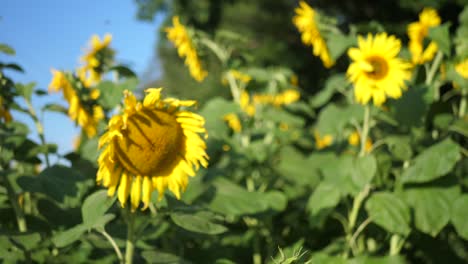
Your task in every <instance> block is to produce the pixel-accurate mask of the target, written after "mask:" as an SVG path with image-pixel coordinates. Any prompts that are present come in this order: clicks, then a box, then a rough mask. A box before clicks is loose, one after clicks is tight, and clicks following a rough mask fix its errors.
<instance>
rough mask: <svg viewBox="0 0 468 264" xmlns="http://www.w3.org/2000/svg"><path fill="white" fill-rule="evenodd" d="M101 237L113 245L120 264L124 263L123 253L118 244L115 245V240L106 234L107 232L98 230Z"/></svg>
mask: <svg viewBox="0 0 468 264" xmlns="http://www.w3.org/2000/svg"><path fill="white" fill-rule="evenodd" d="M98 232H99V233H101V235H103V236H104V237H105V238H106V239H107V241H109V243H110V244H111V245H112V247H113V248H114V251H115V254H116V255H117V258H118V259H119V263H123V256H122V252H121V251H120V248H119V246H117V243H115V240H114V239H113V238H112V237H111V236H110V235H109V234H108V233H107V232H106V230H98Z"/></svg>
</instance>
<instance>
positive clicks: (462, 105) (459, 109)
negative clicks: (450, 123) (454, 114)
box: [458, 92, 468, 118]
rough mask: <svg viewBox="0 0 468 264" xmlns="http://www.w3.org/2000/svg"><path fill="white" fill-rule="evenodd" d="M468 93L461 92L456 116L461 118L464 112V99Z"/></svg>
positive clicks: (465, 99)
mask: <svg viewBox="0 0 468 264" xmlns="http://www.w3.org/2000/svg"><path fill="white" fill-rule="evenodd" d="M467 97H468V94H467V93H466V92H463V93H462V95H461V101H460V107H459V108H458V117H460V118H463V117H464V116H465V112H466V101H467Z"/></svg>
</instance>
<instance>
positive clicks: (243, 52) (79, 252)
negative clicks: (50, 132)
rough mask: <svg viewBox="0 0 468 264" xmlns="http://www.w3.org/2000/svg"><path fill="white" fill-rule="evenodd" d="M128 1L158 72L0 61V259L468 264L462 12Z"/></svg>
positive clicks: (97, 42) (433, 7)
mask: <svg viewBox="0 0 468 264" xmlns="http://www.w3.org/2000/svg"><path fill="white" fill-rule="evenodd" d="M135 2H136V4H137V5H138V6H139V11H138V14H137V15H138V16H139V17H140V19H142V20H151V19H152V18H153V16H154V15H155V14H156V13H164V14H165V16H166V20H165V22H164V23H163V25H162V26H161V28H160V29H158V34H159V35H160V41H159V44H158V50H159V53H160V57H161V63H162V65H163V76H162V77H161V78H160V79H158V80H155V81H152V82H146V83H144V82H142V81H141V80H139V79H138V77H137V75H136V74H135V73H134V72H133V70H132V69H131V67H128V66H126V65H125V64H123V63H119V62H118V61H117V60H116V57H115V54H116V52H118V51H117V50H115V49H114V48H113V45H112V37H113V36H112V35H111V34H106V35H104V36H98V35H94V36H91V39H90V40H89V43H88V44H87V48H86V50H85V51H84V54H83V55H82V57H81V58H80V64H79V65H77V68H76V69H55V68H54V66H53V65H51V67H52V68H53V69H52V70H51V75H50V84H49V87H48V90H46V89H41V88H39V87H36V85H35V83H33V82H32V83H28V84H23V83H19V82H17V81H15V80H14V79H13V78H12V77H11V72H14V71H18V72H21V71H23V70H22V67H21V62H14V63H12V62H11V61H1V62H0V174H1V175H0V263H122V264H130V263H161V264H162V263H217V264H230V263H253V264H262V263H274V264H279V263H283V264H286V263H310V264H315V263H366V264H367V263H392V264H393V263H468V106H467V104H468V3H467V2H466V1H463V0H458V1H449V0H446V1H442V0H441V1H429V0H426V1H422V0H420V1H405V0H399V1H381V2H382V3H381V5H380V6H377V5H379V4H374V5H372V4H369V3H367V2H366V1H349V2H350V3H351V4H350V3H344V1H343V3H341V2H340V1H303V0H301V1H286V0H281V1H266V0H258V1H245V0H232V1H208V0H204V1H183V0H174V1H158V0H138V1H135ZM359 5H361V6H359ZM392 9H393V10H396V11H395V12H394V11H392ZM393 16H394V17H393ZM114 37H116V36H114ZM85 41H86V40H84V41H83V42H85ZM135 45H136V46H137V44H135ZM135 48H137V47H135ZM77 49H79V47H77ZM0 52H2V53H4V54H6V55H8V56H10V57H8V58H11V60H14V57H13V56H14V54H15V50H14V47H11V46H9V45H8V44H0ZM50 93H57V94H60V95H61V96H62V98H63V100H62V101H60V102H57V103H53V104H47V105H46V106H44V108H42V109H35V108H34V106H33V103H32V101H33V100H34V99H35V98H37V97H41V96H48V94H50ZM50 111H52V112H58V113H62V114H63V115H65V116H68V117H69V119H70V122H73V123H74V124H76V126H77V127H79V128H80V130H81V134H80V135H79V137H78V138H77V140H76V142H75V144H74V150H73V151H71V152H69V153H59V151H58V150H57V149H58V148H57V145H56V144H54V142H47V141H46V139H45V136H44V135H45V133H46V131H44V130H45V129H44V126H43V119H42V116H43V113H44V112H50ZM15 112H20V113H22V114H25V115H27V116H28V118H30V119H31V120H32V121H33V123H34V124H35V127H28V125H26V124H25V123H23V122H22V121H20V120H17V119H15V118H14V115H12V113H15ZM33 133H37V134H38V136H37V138H38V139H39V140H38V141H36V140H33V139H31V138H33V137H31V135H32V134H33ZM34 138H35V137H34Z"/></svg>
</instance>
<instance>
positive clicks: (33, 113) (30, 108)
mask: <svg viewBox="0 0 468 264" xmlns="http://www.w3.org/2000/svg"><path fill="white" fill-rule="evenodd" d="M25 101H26V104H27V105H28V111H29V114H30V115H31V118H32V119H33V121H34V124H35V125H36V129H37V134H38V135H39V139H40V140H41V144H42V145H45V144H46V140H45V136H44V127H43V126H42V123H41V122H40V121H39V118H38V117H37V114H36V110H34V107H33V105H32V104H31V102H30V101H29V100H25ZM44 157H45V162H46V166H47V167H50V162H49V153H48V152H47V149H46V153H45V154H44Z"/></svg>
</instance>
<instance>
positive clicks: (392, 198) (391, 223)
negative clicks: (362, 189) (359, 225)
mask: <svg viewBox="0 0 468 264" xmlns="http://www.w3.org/2000/svg"><path fill="white" fill-rule="evenodd" d="M366 210H367V213H368V214H369V217H370V219H371V220H372V221H373V222H374V223H376V224H377V225H379V226H381V227H382V228H384V229H385V230H387V231H388V232H390V233H398V234H402V235H407V234H409V232H410V231H411V228H410V226H409V223H410V220H411V217H410V210H409V207H408V205H406V203H405V202H404V201H403V200H401V199H400V198H398V197H397V196H396V195H394V194H393V193H389V192H378V193H375V194H372V196H371V197H370V198H369V200H367V202H366Z"/></svg>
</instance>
